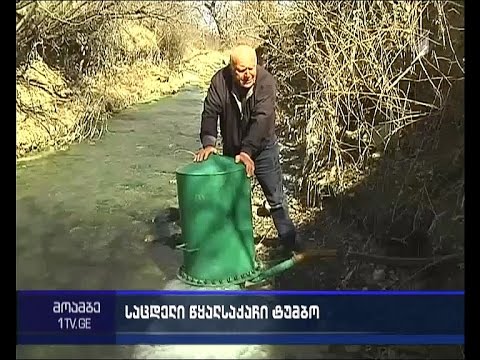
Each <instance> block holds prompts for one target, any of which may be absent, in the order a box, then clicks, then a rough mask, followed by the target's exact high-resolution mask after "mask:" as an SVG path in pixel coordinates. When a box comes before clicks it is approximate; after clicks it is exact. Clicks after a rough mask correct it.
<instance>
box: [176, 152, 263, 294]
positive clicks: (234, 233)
mask: <svg viewBox="0 0 480 360" xmlns="http://www.w3.org/2000/svg"><path fill="white" fill-rule="evenodd" d="M176 179H177V196H178V205H179V210H180V227H181V231H182V235H181V237H182V240H183V244H181V245H180V246H179V247H178V248H179V249H181V250H182V251H183V265H182V267H181V268H180V269H179V278H180V279H181V280H183V281H185V282H187V283H189V284H197V285H199V286H202V285H206V286H208V285H220V284H225V283H241V282H242V281H245V279H246V278H248V277H251V276H252V275H254V274H255V272H256V269H255V267H256V265H255V246H254V238H253V224H252V207H251V183H250V180H249V179H248V177H247V176H246V173H245V167H244V166H243V165H242V164H236V163H235V161H234V159H233V158H230V157H227V156H221V155H211V156H210V157H209V158H208V159H207V160H205V161H202V162H197V163H191V164H188V165H185V166H183V167H181V168H180V169H178V170H177V172H176Z"/></svg>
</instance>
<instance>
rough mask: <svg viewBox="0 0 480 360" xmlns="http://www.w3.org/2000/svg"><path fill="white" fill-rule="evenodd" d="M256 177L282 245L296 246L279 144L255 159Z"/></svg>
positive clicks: (268, 147)
mask: <svg viewBox="0 0 480 360" xmlns="http://www.w3.org/2000/svg"><path fill="white" fill-rule="evenodd" d="M255 176H256V178H257V180H258V182H259V184H260V186H261V187H262V190H263V193H264V194H265V197H266V199H267V202H268V204H269V205H270V213H271V215H272V218H273V222H274V224H275V227H276V229H277V232H278V236H279V240H280V242H281V244H282V245H284V246H285V247H288V248H293V247H294V246H295V243H296V242H295V240H296V230H295V225H294V224H293V222H292V220H291V219H290V216H289V214H288V204H287V201H286V197H285V193H284V189H283V174H282V168H281V166H280V149H279V146H278V143H277V142H275V143H274V144H272V145H268V146H267V147H266V148H265V149H264V150H262V151H261V152H260V154H258V155H257V157H256V158H255Z"/></svg>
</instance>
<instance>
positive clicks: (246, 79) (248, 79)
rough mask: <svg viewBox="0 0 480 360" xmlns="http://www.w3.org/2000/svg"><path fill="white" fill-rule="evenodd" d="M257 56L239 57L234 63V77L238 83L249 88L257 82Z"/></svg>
mask: <svg viewBox="0 0 480 360" xmlns="http://www.w3.org/2000/svg"><path fill="white" fill-rule="evenodd" d="M256 65H257V64H256V61H255V58H253V59H238V60H237V61H236V62H235V63H234V64H233V77H234V79H235V81H236V83H237V84H238V85H240V86H241V87H243V88H246V89H249V88H250V87H252V86H253V84H255V80H256V78H257V67H256Z"/></svg>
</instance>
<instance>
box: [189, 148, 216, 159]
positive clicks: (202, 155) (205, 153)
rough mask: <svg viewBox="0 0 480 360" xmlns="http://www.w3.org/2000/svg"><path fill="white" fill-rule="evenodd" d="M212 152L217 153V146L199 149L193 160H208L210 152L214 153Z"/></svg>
mask: <svg viewBox="0 0 480 360" xmlns="http://www.w3.org/2000/svg"><path fill="white" fill-rule="evenodd" d="M212 153H213V154H216V153H217V149H216V148H215V146H206V147H205V148H203V149H200V150H198V151H197V153H196V154H195V157H194V159H193V161H194V162H199V161H204V160H207V159H208V157H209V156H210V154H212Z"/></svg>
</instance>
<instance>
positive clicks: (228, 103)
mask: <svg viewBox="0 0 480 360" xmlns="http://www.w3.org/2000/svg"><path fill="white" fill-rule="evenodd" d="M236 99H239V100H241V107H242V110H243V111H242V112H240V108H239V105H238V104H237V100H236ZM275 100H276V83H275V79H274V77H273V76H272V75H271V74H270V73H269V72H268V71H267V70H265V69H264V68H263V67H261V66H259V65H257V79H256V82H255V85H254V86H253V89H252V90H251V91H250V92H249V94H248V95H247V96H244V97H241V96H240V95H239V94H238V91H236V89H235V87H234V86H233V78H232V72H231V70H230V66H229V65H227V66H226V67H224V68H223V69H221V70H219V71H218V72H217V73H216V74H215V75H214V76H213V78H212V81H211V84H210V87H209V89H208V92H207V96H206V98H205V102H204V106H203V112H202V123H201V129H200V140H201V142H202V145H203V147H205V146H207V145H215V142H216V138H217V120H218V119H220V132H221V135H222V139H223V154H224V155H227V156H235V155H237V154H239V153H240V152H242V151H243V152H246V153H247V154H249V155H250V156H251V157H252V158H255V157H256V156H257V155H258V154H259V153H260V152H261V151H262V150H263V149H264V147H265V146H266V145H269V144H271V143H273V142H275V141H276V135H275Z"/></svg>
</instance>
